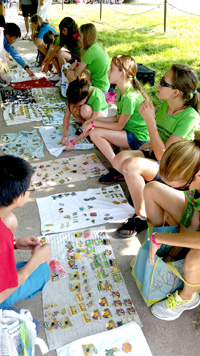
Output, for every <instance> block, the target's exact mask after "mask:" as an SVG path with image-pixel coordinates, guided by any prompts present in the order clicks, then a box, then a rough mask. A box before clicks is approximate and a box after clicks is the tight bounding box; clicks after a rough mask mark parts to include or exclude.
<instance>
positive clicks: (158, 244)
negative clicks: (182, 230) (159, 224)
mask: <svg viewBox="0 0 200 356" xmlns="http://www.w3.org/2000/svg"><path fill="white" fill-rule="evenodd" d="M154 235H155V232H154V233H153V234H152V235H151V241H152V242H153V244H154V245H157V246H160V245H162V244H161V243H158V242H156V241H155V239H154Z"/></svg>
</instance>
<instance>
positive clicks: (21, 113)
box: [3, 103, 42, 125]
mask: <svg viewBox="0 0 200 356" xmlns="http://www.w3.org/2000/svg"><path fill="white" fill-rule="evenodd" d="M3 118H4V120H5V123H6V125H17V124H24V123H27V122H31V121H41V120H42V115H41V111H40V110H38V106H37V105H36V104H30V103H29V104H18V105H16V103H15V104H11V105H9V106H6V108H5V110H4V111H3Z"/></svg>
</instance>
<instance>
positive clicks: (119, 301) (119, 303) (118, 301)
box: [113, 299, 122, 307]
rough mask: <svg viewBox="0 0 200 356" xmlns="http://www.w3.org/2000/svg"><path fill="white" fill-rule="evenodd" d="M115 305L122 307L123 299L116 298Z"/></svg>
mask: <svg viewBox="0 0 200 356" xmlns="http://www.w3.org/2000/svg"><path fill="white" fill-rule="evenodd" d="M113 303H114V305H115V306H116V307H121V306H122V302H121V300H119V299H116V300H114V302H113Z"/></svg>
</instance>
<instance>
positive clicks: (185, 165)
mask: <svg viewBox="0 0 200 356" xmlns="http://www.w3.org/2000/svg"><path fill="white" fill-rule="evenodd" d="M31 22H32V30H33V34H32V39H33V41H34V43H35V45H36V46H37V48H38V49H39V50H40V52H42V53H43V55H44V59H43V62H42V64H41V69H42V70H43V71H44V72H48V70H49V66H50V64H51V63H52V64H53V65H54V67H55V68H56V70H57V73H58V74H57V77H56V79H59V76H60V73H61V68H62V65H63V64H64V63H65V62H66V61H67V62H70V63H72V65H71V67H70V68H69V69H68V72H67V75H68V79H69V82H70V84H69V86H68V89H67V99H68V105H67V109H66V113H65V115H64V121H63V126H64V127H63V138H62V141H61V142H62V144H63V145H65V146H66V147H65V149H66V151H71V150H73V148H74V146H75V145H76V143H77V142H78V141H79V140H81V139H82V138H84V137H86V136H87V135H89V136H90V138H91V140H92V141H93V142H94V143H95V145H96V146H97V147H98V148H99V150H100V151H101V152H102V153H103V154H104V156H105V157H106V158H107V159H108V161H109V162H110V164H111V166H112V167H113V168H112V169H111V170H110V172H109V173H108V174H107V175H105V176H102V177H101V178H100V182H101V183H102V184H112V183H115V182H120V181H123V180H125V181H126V184H127V186H128V189H129V192H130V195H131V198H132V202H133V205H134V208H135V214H134V216H133V217H132V218H130V219H128V220H127V221H126V222H125V223H124V224H123V226H121V227H120V228H119V229H118V230H117V237H118V238H121V239H123V238H128V237H132V236H134V235H135V234H136V233H139V232H141V231H142V230H145V229H146V228H147V220H148V221H149V222H150V223H151V224H152V225H153V226H162V225H163V223H164V212H165V211H167V212H168V214H170V215H171V216H172V217H173V219H174V221H175V222H176V224H179V225H180V231H179V233H177V234H166V233H158V232H157V233H154V234H153V235H152V236H151V245H150V254H149V262H150V264H154V260H155V253H156V251H157V250H158V249H159V247H160V245H161V244H162V243H165V244H168V245H173V246H179V247H180V246H181V247H187V248H189V252H188V254H187V256H186V259H185V263H184V278H185V280H186V281H187V282H188V283H189V284H185V285H184V288H183V290H181V291H180V292H176V293H175V294H174V295H170V296H169V298H168V299H167V300H164V301H162V302H159V303H156V304H155V305H154V306H153V308H152V311H153V314H154V315H155V316H156V317H158V318H160V319H163V320H174V319H176V318H178V317H179V316H180V315H181V313H182V312H183V311H184V310H187V309H193V308H195V307H196V306H198V305H199V303H200V298H199V294H198V292H197V291H198V289H199V286H198V287H197V286H196V285H197V284H199V283H200V275H199V274H200V272H199V271H200V268H199V267H198V266H199V264H200V258H199V257H200V235H199V234H200V233H199V232H197V230H198V227H199V211H200V204H199V199H200V194H199V193H200V132H199V131H198V130H199V119H200V117H199V113H200V106H199V103H200V96H199V93H198V92H197V87H198V76H197V74H196V72H195V71H194V70H193V69H192V68H190V67H188V66H186V65H180V64H173V65H172V66H171V68H169V69H168V70H167V71H166V73H164V74H163V76H162V78H161V79H160V80H159V83H158V90H157V97H158V98H159V99H160V100H162V103H161V106H160V108H159V110H158V112H157V113H156V114H155V109H154V106H153V103H152V102H151V101H150V100H149V98H148V95H147V94H146V93H145V91H144V89H143V88H142V87H141V85H140V83H139V81H138V80H137V77H136V76H137V64H136V62H135V61H134V59H133V58H132V57H131V56H128V55H116V56H114V57H113V58H112V61H111V65H110V61H109V57H108V54H107V53H106V51H105V50H104V49H103V48H102V47H101V46H100V45H99V44H98V43H97V41H96V38H97V33H96V28H95V26H94V25H93V24H85V25H82V26H81V27H80V28H79V29H78V26H77V25H76V23H75V21H74V20H73V19H71V18H70V17H66V18H64V19H63V20H62V21H61V23H60V25H59V28H60V36H59V35H57V34H56V31H55V30H54V29H52V28H50V25H49V24H47V23H45V22H44V21H43V20H42V19H41V18H40V17H39V16H38V15H34V16H32V18H31ZM46 30H47V31H46ZM6 35H7V33H6V31H5V37H6ZM11 37H12V36H11ZM6 39H7V41H8V37H6ZM8 42H9V41H8ZM24 68H25V69H27V66H26V65H24ZM86 69H87V70H89V73H90V75H89V76H88V73H87V72H86V73H87V74H86V75H83V74H84V71H85V70H86ZM110 84H115V85H116V86H117V113H116V115H115V116H113V117H111V116H107V109H108V105H107V103H106V100H105V94H106V92H107V91H108V89H109V85H110ZM71 113H72V114H73V116H74V117H75V119H76V121H79V122H80V124H82V132H81V134H80V135H79V136H77V138H76V139H74V140H71V141H69V137H68V126H69V118H70V114H71ZM195 131H196V134H195ZM194 135H195V139H194ZM115 146H117V147H120V148H121V149H123V150H121V151H120V152H119V153H118V154H115V150H114V147H115ZM10 159H14V158H9V157H5V160H4V157H0V160H1V165H0V167H1V168H0V177H1V178H0V192H1V193H0V194H1V195H3V193H2V192H4V191H6V190H5V189H7V191H8V190H9V189H8V188H4V187H6V185H7V184H8V182H9V184H11V183H12V184H13V181H14V180H15V181H16V182H21V181H22V178H23V179H25V176H26V174H27V171H28V170H30V167H29V164H28V163H23V164H24V165H25V166H27V167H24V173H20V175H19V177H17V173H16V172H14V171H12V170H14V169H15V164H14V162H13V164H12V163H9V164H8V166H9V167H10V170H9V168H8V167H7V166H6V164H7V163H6V162H9V160H10ZM7 160H8V161H7ZM14 160H15V159H14ZM18 164H22V162H21V161H20V160H19V162H18V161H17V160H16V165H18ZM4 166H5V167H4ZM11 168H12V169H11ZM23 174H24V177H22V176H23ZM13 177H15V178H13ZM30 177H31V172H30V173H29V175H28V177H27V178H26V184H22V186H23V187H22V189H21V190H20V191H17V190H16V192H15V193H13V194H14V195H13V197H11V198H10V201H9V202H7V203H5V202H4V200H3V198H2V199H0V201H1V204H2V205H1V207H0V217H1V223H2V229H3V230H4V231H5V235H6V234H8V231H7V230H6V229H7V228H6V227H5V225H6V226H7V227H9V228H10V230H11V231H12V232H13V233H14V231H15V224H14V223H13V218H12V216H11V217H10V214H11V212H12V210H13V209H14V208H15V207H19V206H22V205H23V204H24V203H25V202H26V200H27V198H28V193H27V192H28V188H29V185H30ZM148 182H150V183H149V184H147V185H146V183H148ZM15 184H17V183H15ZM20 184H21V183H20ZM180 190H181V191H180ZM188 190H190V191H189V192H188ZM183 191H185V193H184V192H183ZM1 211H2V214H1ZM10 221H11V222H12V223H10ZM13 226H14V227H13ZM11 245H12V234H10V242H9V246H7V247H6V249H7V250H8V251H9V253H10V254H11V256H12V260H13V252H11V250H12V246H11ZM21 246H22V247H24V246H26V247H27V248H34V251H36V252H35V253H33V255H32V258H31V260H30V261H29V262H28V263H27V264H26V265H25V266H23V267H22V268H21V269H20V270H19V271H18V272H17V271H16V270H15V265H14V262H13V270H15V272H14V275H15V279H14V278H11V279H10V280H9V279H8V278H7V279H6V285H4V284H3V283H2V286H1V291H0V303H1V304H0V306H5V305H10V302H8V304H5V303H7V300H8V301H9V299H10V298H11V295H12V293H13V292H14V294H15V293H16V291H18V290H20V289H22V286H23V284H22V283H23V282H24V281H25V279H27V278H28V279H29V276H30V274H31V273H32V272H33V271H35V270H36V271H37V269H36V268H37V267H38V264H41V263H42V262H46V261H47V260H48V258H49V253H50V247H49V246H46V247H40V246H38V241H37V239H35V237H28V238H26V240H25V242H24V241H22V242H20V240H17V247H18V248H22V247H21ZM35 246H37V247H35ZM7 250H6V251H7ZM37 255H39V256H40V258H38V257H37V264H34V263H35V262H34V261H33V262H32V260H34V258H35V257H36V256H37ZM13 261H14V260H13ZM36 271H35V272H34V273H36ZM3 272H5V271H2V270H1V274H3ZM12 276H13V272H12ZM17 276H18V284H17ZM25 276H26V277H27V278H26V277H25ZM44 276H45V274H44ZM198 276H199V277H198ZM0 280H1V278H0ZM43 283H44V282H43Z"/></svg>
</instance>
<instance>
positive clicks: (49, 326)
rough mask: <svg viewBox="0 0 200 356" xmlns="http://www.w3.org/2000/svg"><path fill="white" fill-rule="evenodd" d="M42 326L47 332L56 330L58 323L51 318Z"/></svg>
mask: <svg viewBox="0 0 200 356" xmlns="http://www.w3.org/2000/svg"><path fill="white" fill-rule="evenodd" d="M44 326H45V328H46V329H47V330H48V331H50V330H54V329H58V322H57V320H56V318H52V319H49V321H48V322H45V323H44Z"/></svg>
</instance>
